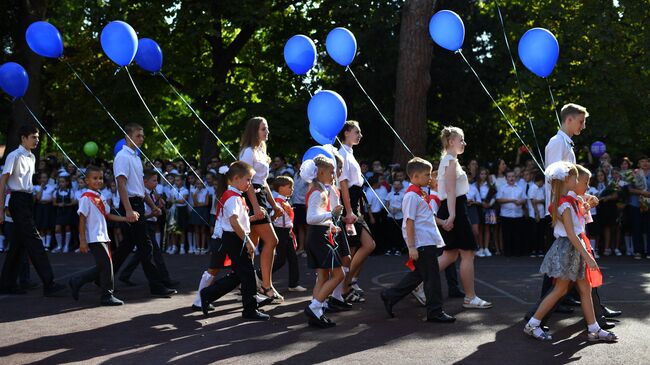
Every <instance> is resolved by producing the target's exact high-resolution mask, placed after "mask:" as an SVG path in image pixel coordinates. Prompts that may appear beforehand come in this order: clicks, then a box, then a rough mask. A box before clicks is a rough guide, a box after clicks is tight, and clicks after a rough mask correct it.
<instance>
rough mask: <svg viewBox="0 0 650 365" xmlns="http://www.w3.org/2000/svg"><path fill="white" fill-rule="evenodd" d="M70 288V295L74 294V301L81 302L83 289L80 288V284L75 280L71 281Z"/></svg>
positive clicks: (69, 282)
mask: <svg viewBox="0 0 650 365" xmlns="http://www.w3.org/2000/svg"><path fill="white" fill-rule="evenodd" d="M68 286H69V287H70V293H71V294H72V299H74V300H77V301H78V300H79V289H81V287H80V286H79V283H77V282H76V281H75V280H74V278H72V279H70V281H68Z"/></svg>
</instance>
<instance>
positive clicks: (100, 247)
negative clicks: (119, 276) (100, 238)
mask: <svg viewBox="0 0 650 365" xmlns="http://www.w3.org/2000/svg"><path fill="white" fill-rule="evenodd" d="M109 244H110V243H109V242H94V243H89V244H88V247H89V248H90V252H91V253H92V254H93V257H94V258H95V266H94V267H91V268H90V269H88V270H86V271H84V272H82V273H80V274H79V275H77V276H75V277H74V278H73V279H72V280H73V281H75V282H77V283H78V284H79V287H81V286H83V285H85V284H88V283H91V282H93V281H99V286H100V287H101V288H102V299H103V298H108V297H111V296H112V295H113V285H114V284H113V263H112V261H111V254H110V247H109Z"/></svg>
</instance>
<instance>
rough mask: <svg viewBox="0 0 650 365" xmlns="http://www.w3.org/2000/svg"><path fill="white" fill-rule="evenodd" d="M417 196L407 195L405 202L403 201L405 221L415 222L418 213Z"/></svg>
mask: <svg viewBox="0 0 650 365" xmlns="http://www.w3.org/2000/svg"><path fill="white" fill-rule="evenodd" d="M417 198H418V197H417V196H416V195H415V194H406V195H405V196H404V200H402V214H403V215H404V220H405V221H406V220H407V219H410V220H412V221H415V217H416V216H417V213H418V201H417Z"/></svg>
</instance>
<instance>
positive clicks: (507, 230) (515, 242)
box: [500, 217, 523, 256]
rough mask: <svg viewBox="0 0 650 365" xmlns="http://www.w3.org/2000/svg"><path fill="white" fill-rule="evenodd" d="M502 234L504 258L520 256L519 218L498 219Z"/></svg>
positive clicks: (520, 221)
mask: <svg viewBox="0 0 650 365" xmlns="http://www.w3.org/2000/svg"><path fill="white" fill-rule="evenodd" d="M500 219H501V232H503V251H504V254H505V255H506V256H521V255H522V251H523V250H522V245H521V239H520V238H521V224H522V219H521V218H508V217H500Z"/></svg>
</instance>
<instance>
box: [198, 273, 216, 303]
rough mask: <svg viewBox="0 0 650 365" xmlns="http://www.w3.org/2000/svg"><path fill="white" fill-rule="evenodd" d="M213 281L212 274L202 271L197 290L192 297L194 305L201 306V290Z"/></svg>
mask: <svg viewBox="0 0 650 365" xmlns="http://www.w3.org/2000/svg"><path fill="white" fill-rule="evenodd" d="M213 281H214V276H212V275H210V273H209V272H207V271H204V272H203V276H201V281H200V282H199V291H197V292H196V298H194V303H193V304H194V305H195V306H197V307H200V306H201V290H202V289H203V288H205V287H208V286H210V284H212V282H213Z"/></svg>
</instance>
